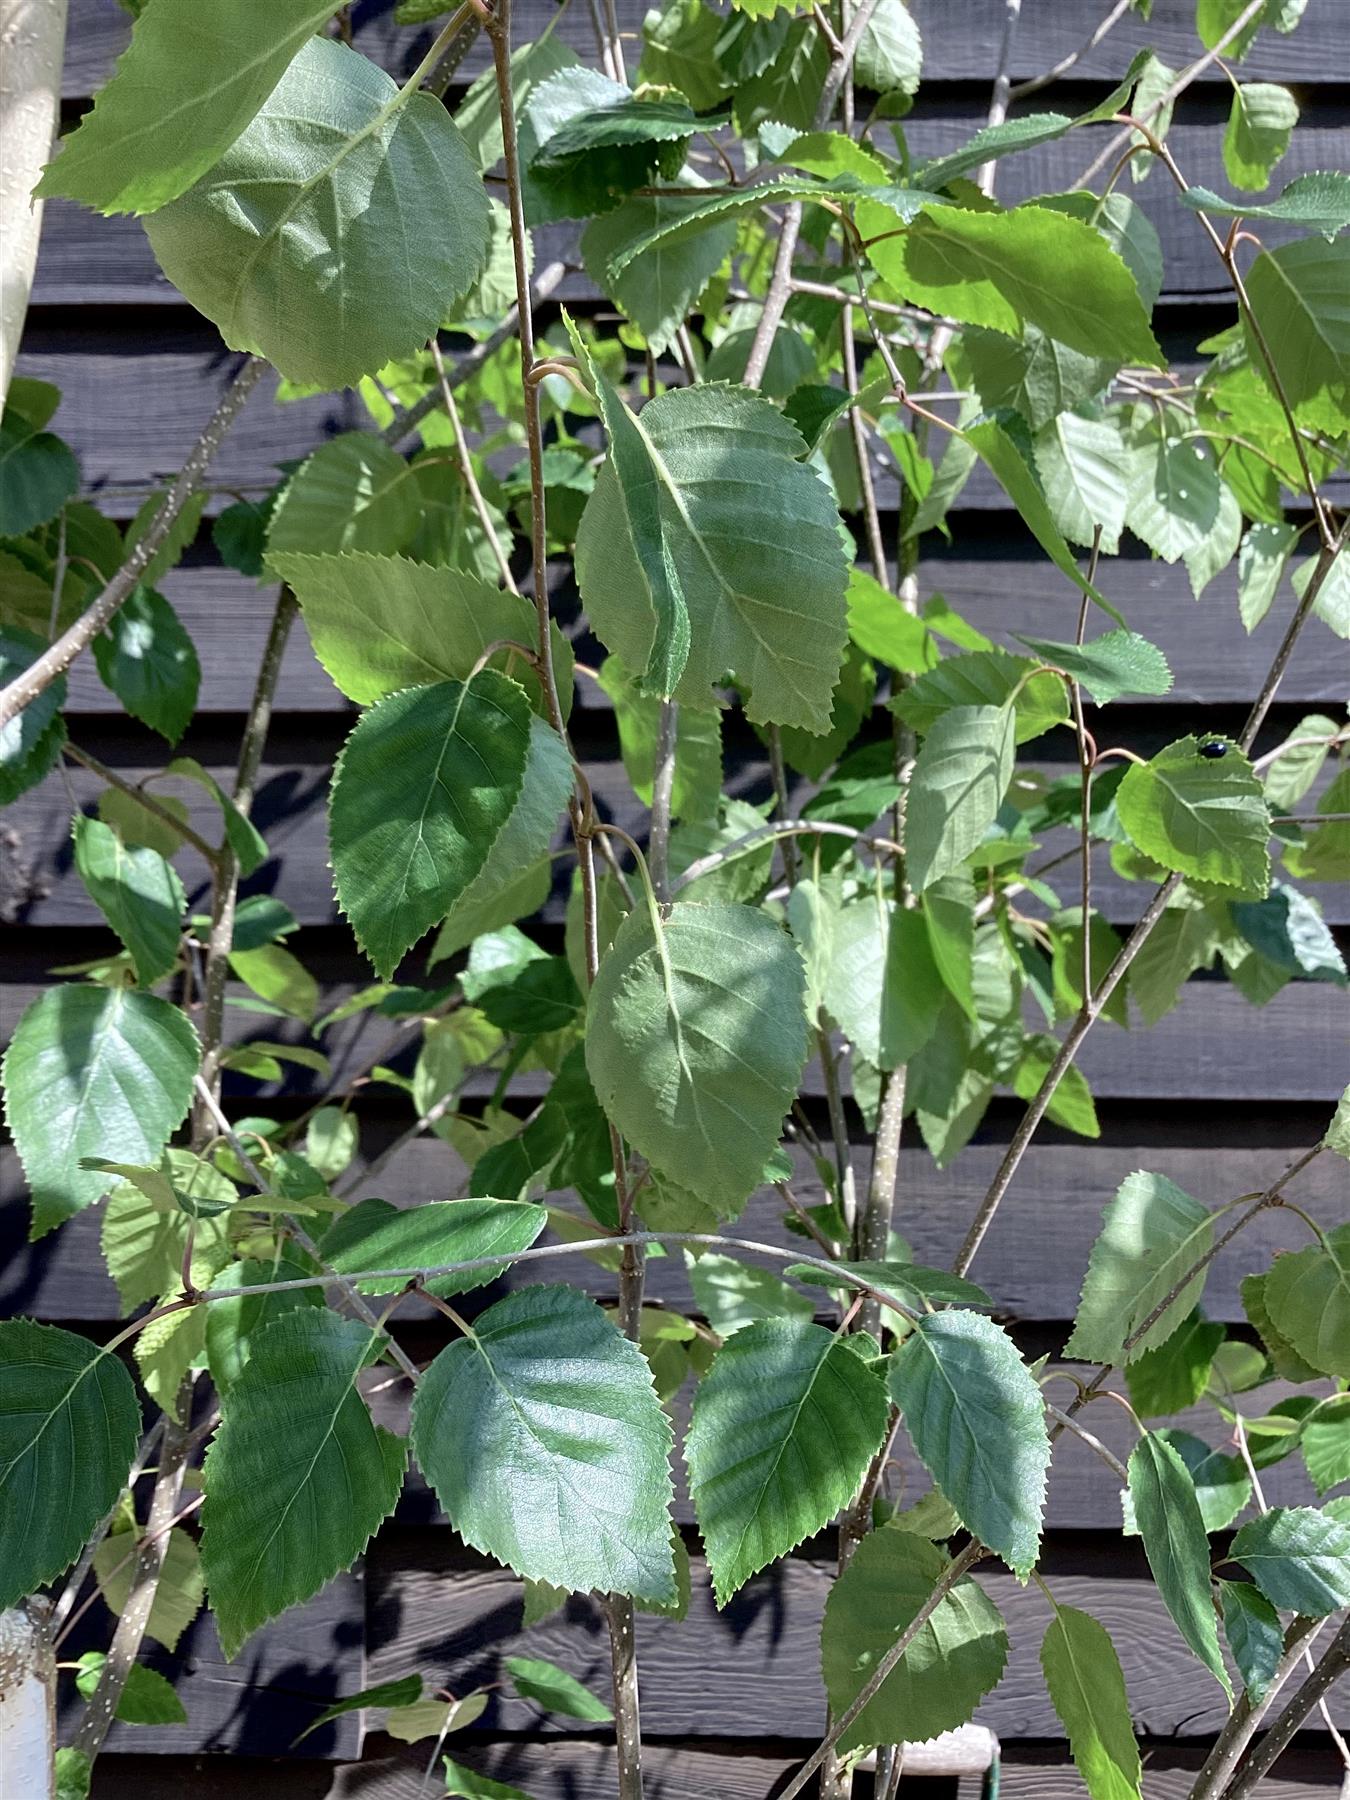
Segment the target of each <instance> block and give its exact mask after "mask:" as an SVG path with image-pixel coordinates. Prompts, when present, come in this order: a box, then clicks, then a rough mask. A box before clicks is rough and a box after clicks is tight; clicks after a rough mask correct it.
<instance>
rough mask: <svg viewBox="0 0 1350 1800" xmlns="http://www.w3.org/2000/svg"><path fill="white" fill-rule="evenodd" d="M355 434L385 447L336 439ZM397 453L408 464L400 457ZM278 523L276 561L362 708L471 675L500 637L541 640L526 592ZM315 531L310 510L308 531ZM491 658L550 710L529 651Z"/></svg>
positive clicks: (271, 556) (564, 670) (330, 666)
mask: <svg viewBox="0 0 1350 1800" xmlns="http://www.w3.org/2000/svg"><path fill="white" fill-rule="evenodd" d="M353 441H354V442H356V443H358V444H360V445H361V446H363V447H364V446H367V445H374V446H377V447H380V446H379V445H378V439H373V438H372V439H367V438H361V437H360V436H359V434H358V435H357V436H356V438H355V439H354V440H353V439H344V438H338V439H335V440H334V443H349V442H353ZM380 448H381V449H382V447H380ZM319 454H320V453H319V452H316V455H315V457H313V458H311V459H310V462H309V463H307V464H306V465H305V468H306V469H311V468H313V467H314V465H315V461H316V459H317V456H318V455H319ZM389 454H391V455H392V452H390V453H389ZM394 461H395V462H397V463H398V465H399V469H400V470H401V471H403V472H406V470H407V464H406V463H404V462H403V460H402V458H401V457H395V458H394ZM303 473H304V471H302V474H303ZM391 473H392V471H391ZM394 479H397V477H394ZM299 480H300V476H297V477H296V481H297V482H298V481H299ZM297 492H298V490H297V488H296V483H295V482H292V484H291V486H290V488H288V489H287V501H286V503H285V504H291V503H292V500H293V497H294V496H296V495H297ZM295 503H296V504H298V501H296V502H295ZM291 517H292V519H293V520H294V523H295V524H296V526H297V528H299V527H300V526H301V524H302V521H301V520H300V519H299V518H298V517H296V515H294V514H292V515H291ZM284 524H285V514H284V509H283V515H282V521H281V525H282V526H284ZM278 529H280V527H278V528H274V530H273V535H272V540H271V547H270V549H269V551H268V556H267V563H268V567H269V568H270V569H272V570H273V571H274V572H275V573H276V574H277V575H279V576H280V577H281V579H282V580H283V581H285V582H288V583H289V584H290V586H291V587H292V588H293V589H294V590H295V595H296V598H297V599H298V600H299V602H300V607H301V611H302V612H303V613H304V617H305V625H306V627H307V628H308V631H309V635H310V641H311V642H312V643H313V645H314V654H315V655H316V656H317V657H318V659H319V661H320V662H321V663H322V664H323V666H324V668H325V669H326V670H327V671H328V673H329V675H330V676H331V677H332V679H333V681H334V683H335V684H336V685H337V686H338V687H339V688H340V689H341V690H342V692H343V693H344V694H345V695H346V696H347V698H348V699H349V700H355V701H356V702H357V704H358V705H360V706H368V705H370V704H371V702H373V701H375V700H383V699H385V698H386V697H387V696H388V695H390V694H395V693H397V692H399V690H400V689H402V688H408V687H425V686H427V685H429V684H431V683H433V682H437V681H467V680H468V678H469V676H470V674H471V673H472V672H473V670H474V668H475V667H476V666H477V665H478V662H479V659H480V658H481V656H482V655H483V652H484V651H485V650H486V649H487V648H488V647H489V645H491V644H494V643H498V642H502V643H516V644H521V645H523V646H525V647H527V648H529V649H531V650H532V649H533V647H534V641H535V629H536V627H535V614H534V608H533V606H531V605H530V603H529V602H528V601H527V600H523V599H521V597H520V595H519V594H508V593H504V592H503V591H502V590H501V589H500V588H498V587H496V586H493V585H490V584H489V583H487V582H485V581H480V580H479V579H478V578H477V577H476V576H474V575H471V574H468V573H466V572H465V571H463V570H460V569H446V568H434V567H432V566H431V565H429V564H427V563H419V562H410V561H408V559H407V558H406V557H402V556H384V555H374V554H365V553H361V552H359V551H357V550H355V549H351V550H348V551H346V552H345V553H344V554H341V555H314V554H304V553H298V554H297V553H295V552H292V551H287V550H282V549H280V548H279V545H278ZM309 529H310V525H309V519H308V516H306V518H305V520H304V521H303V532H304V535H308V533H309ZM282 535H283V536H284V537H286V538H291V537H292V536H299V535H301V531H300V530H299V529H297V530H296V531H295V532H294V533H293V532H291V531H286V530H283V531H282ZM315 535H316V536H317V535H319V534H318V533H317V532H316V533H315ZM550 639H551V642H552V645H553V665H554V669H555V671H556V674H557V681H558V688H559V692H560V694H561V696H562V698H563V713H564V716H566V714H567V712H568V710H569V709H570V706H571V699H572V651H571V646H570V645H569V644H568V642H567V640H566V638H564V637H563V635H562V633H561V632H560V631H559V630H558V628H557V626H556V625H555V626H553V627H552V628H551V631H550ZM485 666H486V667H488V668H492V669H505V670H508V672H509V673H510V674H511V676H512V678H513V679H514V680H516V681H518V682H519V683H520V684H521V686H522V687H524V689H525V690H526V692H527V693H528V694H529V695H530V699H531V704H532V705H533V706H534V707H535V709H536V710H537V711H541V712H542V711H543V710H544V699H543V691H542V689H541V687H540V684H539V677H538V676H537V675H536V674H535V672H534V670H533V668H532V667H530V665H529V664H528V663H527V662H526V659H525V658H524V657H522V656H512V654H511V652H510V651H509V650H499V651H497V652H496V653H495V654H494V655H493V656H492V657H491V658H490V660H489V661H488V663H487V664H486V665H485Z"/></svg>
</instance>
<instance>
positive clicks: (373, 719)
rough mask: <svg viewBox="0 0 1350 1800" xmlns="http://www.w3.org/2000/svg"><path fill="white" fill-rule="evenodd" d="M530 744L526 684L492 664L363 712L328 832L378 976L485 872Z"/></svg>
mask: <svg viewBox="0 0 1350 1800" xmlns="http://www.w3.org/2000/svg"><path fill="white" fill-rule="evenodd" d="M529 745H530V711H529V702H528V701H527V699H526V697H525V693H524V690H523V689H522V688H520V687H518V686H517V685H516V683H515V682H513V681H509V680H507V679H506V677H505V676H502V675H499V674H497V673H496V671H495V670H492V669H481V670H480V671H479V672H478V673H477V674H476V675H474V676H473V677H472V678H471V679H470V680H469V681H467V682H459V681H442V682H438V683H436V684H435V685H434V686H432V687H424V688H412V689H409V690H407V691H405V692H403V693H400V694H391V695H390V696H389V697H388V698H387V699H384V700H381V701H379V702H378V703H377V704H376V705H375V706H373V707H371V708H370V710H369V711H368V712H366V713H364V714H363V715H362V717H361V720H360V722H359V723H358V724H357V726H356V728H355V730H354V731H353V732H352V734H351V736H350V737H349V738H348V739H347V742H346V744H345V745H344V746H343V750H342V755H341V757H340V758H339V760H338V764H337V767H336V769H335V770H334V774H333V789H332V796H331V799H330V802H329V841H330V845H331V852H332V859H333V873H334V877H335V880H336V885H337V896H338V903H339V905H340V906H341V907H342V910H343V912H345V913H346V914H347V916H348V917H349V918H350V920H351V922H352V927H353V930H354V931H355V933H356V939H357V942H358V943H359V944H360V946H361V948H362V950H363V951H365V953H366V954H367V955H368V956H369V957H370V959H371V961H372V962H373V963H374V965H375V970H376V973H377V974H379V975H381V976H382V977H384V978H385V979H388V977H389V976H391V975H392V974H393V972H394V970H395V969H396V968H397V966H398V964H399V962H400V961H401V959H402V957H403V955H404V953H405V952H406V951H408V950H410V949H411V948H412V946H413V945H414V944H415V943H416V942H417V940H418V939H419V938H420V937H421V936H422V934H423V933H424V932H425V931H426V930H427V929H428V928H429V927H430V926H432V925H434V924H435V923H436V922H437V921H438V920H439V919H442V918H444V917H445V915H446V913H447V912H449V910H450V908H451V907H452V906H453V905H454V903H455V901H456V900H458V899H459V897H460V896H461V895H462V894H463V893H464V892H465V890H466V889H467V888H468V886H469V884H470V883H471V882H472V881H473V879H474V877H475V876H476V875H477V874H478V873H479V871H480V869H481V868H482V865H483V861H484V859H485V858H486V857H487V855H488V853H489V851H490V850H491V849H492V846H493V844H494V843H495V841H496V839H497V837H498V835H499V834H500V832H501V831H502V828H503V827H504V826H505V824H506V822H507V820H508V819H509V818H510V816H511V813H512V810H513V809H514V807H515V804H516V800H517V798H518V796H519V793H520V786H521V781H522V779H523V777H524V773H525V766H526V762H527V759H528V755H529Z"/></svg>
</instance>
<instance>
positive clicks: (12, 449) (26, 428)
mask: <svg viewBox="0 0 1350 1800" xmlns="http://www.w3.org/2000/svg"><path fill="white" fill-rule="evenodd" d="M79 485H80V465H79V464H78V463H77V462H76V460H75V457H74V454H73V453H72V451H71V449H70V447H69V445H67V444H66V443H65V442H63V440H62V439H61V438H59V437H57V436H56V435H55V434H54V433H53V432H50V431H36V430H34V428H33V426H32V425H30V424H29V422H28V420H27V419H25V418H23V417H22V415H21V414H19V413H17V412H15V410H14V408H13V407H12V406H11V407H7V408H6V409H5V413H4V416H3V418H0V537H22V536H23V535H24V534H25V532H29V531H32V530H33V528H34V527H35V526H37V525H45V524H46V523H47V521H48V519H54V518H55V517H56V515H57V513H59V512H60V510H61V508H62V507H63V506H64V505H65V503H66V501H67V500H73V499H74V497H75V495H76V493H77V491H78V489H79Z"/></svg>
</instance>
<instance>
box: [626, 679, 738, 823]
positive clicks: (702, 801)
mask: <svg viewBox="0 0 1350 1800" xmlns="http://www.w3.org/2000/svg"><path fill="white" fill-rule="evenodd" d="M600 685H601V687H602V688H603V689H604V691H605V692H606V693H607V694H608V695H609V697H610V700H611V701H612V702H613V704H614V722H615V724H616V725H617V726H618V728H619V750H620V753H621V754H622V756H623V766H624V769H625V770H626V771H627V774H628V779H629V781H630V782H631V783H632V786H633V792H634V793H635V794H636V795H637V797H638V799H639V800H641V802H642V804H643V805H644V806H650V805H651V803H652V781H653V778H654V774H655V768H656V746H657V736H658V729H659V725H660V702H659V701H657V700H656V699H654V698H652V697H651V696H650V695H646V694H643V693H641V692H640V691H639V689H638V684H637V681H636V678H635V677H634V676H633V674H632V672H631V671H630V670H629V669H627V668H626V667H625V666H624V664H623V662H622V661H621V659H620V658H619V657H617V656H607V657H606V658H605V660H604V662H603V663H601V665H600ZM721 792H722V722H721V718H720V716H719V715H718V714H717V713H706V712H699V711H696V710H694V709H693V708H689V709H686V710H684V711H681V712H680V713H679V715H678V717H677V719H676V721H675V780H674V784H673V786H672V788H671V796H670V812H671V817H672V818H675V819H706V818H709V817H711V816H712V815H713V814H715V813H716V811H717V802H718V799H719V797H720V795H721Z"/></svg>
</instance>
